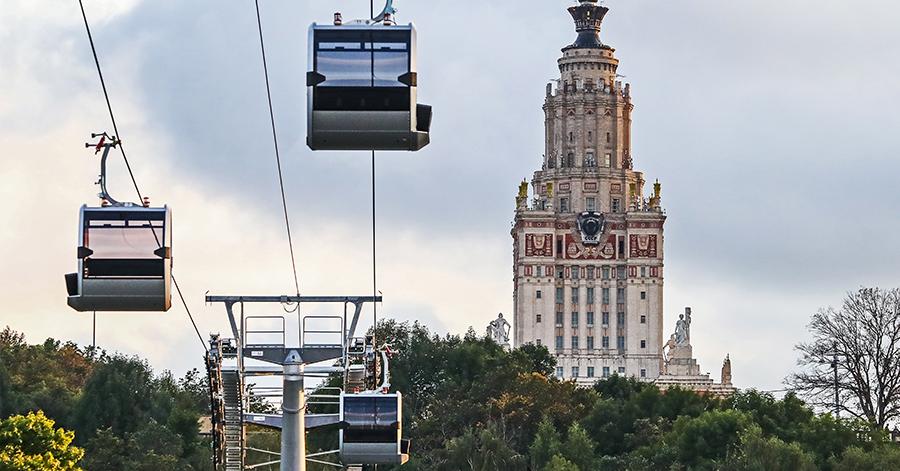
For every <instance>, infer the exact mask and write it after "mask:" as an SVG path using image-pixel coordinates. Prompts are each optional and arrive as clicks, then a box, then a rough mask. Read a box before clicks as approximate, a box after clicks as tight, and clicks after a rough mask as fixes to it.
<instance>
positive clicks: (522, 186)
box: [519, 180, 528, 200]
mask: <svg viewBox="0 0 900 471" xmlns="http://www.w3.org/2000/svg"><path fill="white" fill-rule="evenodd" d="M519 198H520V199H523V200H524V199H526V198H528V182H527V181H525V180H522V183H519Z"/></svg>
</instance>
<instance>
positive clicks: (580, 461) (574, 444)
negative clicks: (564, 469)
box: [562, 422, 596, 471]
mask: <svg viewBox="0 0 900 471" xmlns="http://www.w3.org/2000/svg"><path fill="white" fill-rule="evenodd" d="M594 446H595V444H594V441H593V440H591V437H589V436H588V434H587V432H585V430H584V428H582V427H581V425H579V424H578V422H576V423H574V424H572V426H571V427H569V432H568V434H567V436H566V442H565V445H563V447H562V455H563V457H565V458H566V459H567V460H569V461H571V462H572V463H573V464H575V466H577V467H578V468H579V469H582V470H585V471H587V470H592V469H595V467H596V466H595V463H594V461H595V456H594Z"/></svg>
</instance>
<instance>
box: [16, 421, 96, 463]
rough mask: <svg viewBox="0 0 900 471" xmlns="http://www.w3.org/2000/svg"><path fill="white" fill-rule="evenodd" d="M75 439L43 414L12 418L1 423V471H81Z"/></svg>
mask: <svg viewBox="0 0 900 471" xmlns="http://www.w3.org/2000/svg"><path fill="white" fill-rule="evenodd" d="M74 437H75V434H74V432H69V431H66V430H63V429H61V428H56V423H55V422H54V421H53V420H51V419H48V418H47V417H46V416H45V415H44V413H43V412H37V413H29V414H28V415H24V416H22V415H15V416H12V417H10V418H8V419H6V420H4V421H2V422H0V471H80V470H81V468H79V467H78V462H79V461H81V458H82V457H83V456H84V451H83V450H81V449H80V448H77V447H75V446H72V440H73V439H74Z"/></svg>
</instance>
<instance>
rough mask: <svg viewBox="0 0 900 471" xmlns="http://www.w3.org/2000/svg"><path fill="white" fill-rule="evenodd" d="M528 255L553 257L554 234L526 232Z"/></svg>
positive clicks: (526, 252)
mask: <svg viewBox="0 0 900 471" xmlns="http://www.w3.org/2000/svg"><path fill="white" fill-rule="evenodd" d="M525 256H526V257H552V256H553V235H552V234H525Z"/></svg>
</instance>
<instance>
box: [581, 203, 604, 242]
mask: <svg viewBox="0 0 900 471" xmlns="http://www.w3.org/2000/svg"><path fill="white" fill-rule="evenodd" d="M578 231H579V232H581V241H582V242H583V243H584V244H585V245H597V244H599V243H600V235H602V234H603V233H604V232H605V231H606V220H605V218H604V217H603V214H602V213H599V212H597V211H585V212H583V213H581V214H579V215H578Z"/></svg>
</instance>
